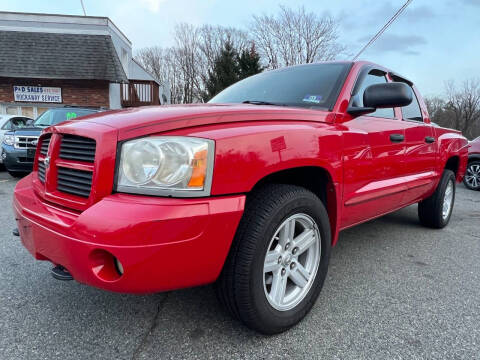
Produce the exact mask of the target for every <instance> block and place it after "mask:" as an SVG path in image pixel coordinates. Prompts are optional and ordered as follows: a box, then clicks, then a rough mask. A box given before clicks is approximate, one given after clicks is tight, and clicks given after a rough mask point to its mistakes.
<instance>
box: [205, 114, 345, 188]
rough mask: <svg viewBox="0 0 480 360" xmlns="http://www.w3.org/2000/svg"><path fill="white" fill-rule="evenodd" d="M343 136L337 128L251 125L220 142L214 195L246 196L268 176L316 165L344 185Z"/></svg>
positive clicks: (324, 126) (299, 124)
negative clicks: (342, 166) (342, 179)
mask: <svg viewBox="0 0 480 360" xmlns="http://www.w3.org/2000/svg"><path fill="white" fill-rule="evenodd" d="M341 146H342V136H341V133H340V132H339V131H336V130H335V129H334V128H333V126H330V125H325V124H317V123H285V124H264V125H258V126H247V128H243V129H241V130H240V129H239V130H237V131H234V132H233V133H232V134H231V136H228V137H223V138H217V139H216V157H215V169H214V175H213V182H212V195H224V194H232V193H245V192H248V191H250V190H251V189H252V188H253V187H254V186H255V184H257V183H258V182H259V181H260V180H261V179H263V178H265V177H266V176H268V175H270V174H273V173H275V172H279V171H282V170H286V169H292V168H298V167H304V166H315V167H321V168H323V169H325V170H326V171H327V172H328V173H329V174H330V177H331V178H332V181H333V182H334V183H339V182H341V176H342V171H341V165H342V152H341Z"/></svg>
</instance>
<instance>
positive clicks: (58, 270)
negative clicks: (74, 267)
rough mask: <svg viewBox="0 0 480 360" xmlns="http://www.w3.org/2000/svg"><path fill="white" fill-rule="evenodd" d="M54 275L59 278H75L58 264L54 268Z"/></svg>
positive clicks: (66, 279)
mask: <svg viewBox="0 0 480 360" xmlns="http://www.w3.org/2000/svg"><path fill="white" fill-rule="evenodd" d="M52 276H53V277H54V278H55V279H57V280H63V281H68V280H73V276H72V275H70V273H69V272H68V270H67V269H65V268H64V267H63V266H62V265H57V266H55V267H54V268H53V269H52Z"/></svg>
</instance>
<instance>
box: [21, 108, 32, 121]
mask: <svg viewBox="0 0 480 360" xmlns="http://www.w3.org/2000/svg"><path fill="white" fill-rule="evenodd" d="M21 111H22V114H21V115H23V116H26V117H29V118H30V119H35V113H34V110H33V107H32V106H22V108H21Z"/></svg>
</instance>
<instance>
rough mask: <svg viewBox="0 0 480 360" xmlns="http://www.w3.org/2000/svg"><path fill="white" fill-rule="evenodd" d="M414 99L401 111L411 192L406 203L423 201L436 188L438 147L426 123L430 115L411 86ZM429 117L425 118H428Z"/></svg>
mask: <svg viewBox="0 0 480 360" xmlns="http://www.w3.org/2000/svg"><path fill="white" fill-rule="evenodd" d="M407 85H408V86H410V88H411V89H412V94H413V100H412V102H411V103H410V105H407V106H404V107H402V108H401V115H402V122H403V124H404V128H405V158H404V164H405V165H404V169H405V175H406V176H407V177H406V185H407V191H406V192H405V197H404V199H403V202H404V203H405V204H407V203H413V202H416V201H417V200H419V199H421V198H422V196H423V195H425V193H427V192H428V191H430V190H431V189H432V187H433V186H434V179H435V173H434V170H435V161H436V151H435V149H436V144H435V137H434V131H433V128H432V125H430V124H426V123H425V118H426V114H423V111H422V108H421V107H420V104H419V101H418V97H417V94H416V90H415V88H414V87H413V86H411V85H410V84H407ZM424 115H425V116H424Z"/></svg>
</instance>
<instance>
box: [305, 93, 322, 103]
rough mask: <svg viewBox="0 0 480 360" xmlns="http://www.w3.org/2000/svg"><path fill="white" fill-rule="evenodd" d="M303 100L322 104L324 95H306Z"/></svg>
mask: <svg viewBox="0 0 480 360" xmlns="http://www.w3.org/2000/svg"><path fill="white" fill-rule="evenodd" d="M302 101H303V102H309V103H314V104H320V103H321V101H322V95H305V97H304V98H303V100H302Z"/></svg>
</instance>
